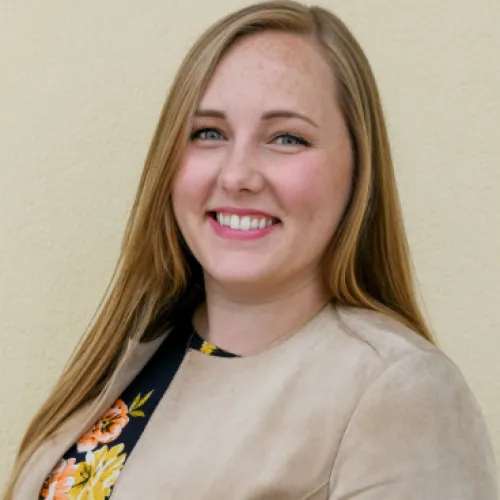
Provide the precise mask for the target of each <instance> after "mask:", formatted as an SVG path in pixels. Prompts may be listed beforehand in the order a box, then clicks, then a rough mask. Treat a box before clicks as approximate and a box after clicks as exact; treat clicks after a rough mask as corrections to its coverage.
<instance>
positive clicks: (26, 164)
mask: <svg viewBox="0 0 500 500" xmlns="http://www.w3.org/2000/svg"><path fill="white" fill-rule="evenodd" d="M248 3H250V2H246V1H243V0H212V1H210V2H201V1H200V0H187V1H186V0H183V1H181V0H161V1H158V0H149V1H146V2H137V1H131V0H121V1H118V0H107V1H106V2H100V1H96V0H90V1H87V2H76V1H61V0H53V1H51V2H35V1H34V0H31V1H30V0H20V1H17V2H15V1H14V0H3V1H2V2H1V4H0V61H1V67H0V68H1V76H0V340H1V344H0V345H1V350H0V450H1V451H0V486H1V484H2V483H3V482H4V480H5V478H6V474H7V470H8V468H9V467H10V465H11V463H12V459H13V456H14V453H15V450H16V445H17V443H18V440H19V439H20V437H21V434H22V432H23V430H24V429H25V427H26V425H27V423H28V421H29V420H30V417H31V416H32V415H33V413H34V411H35V410H36V408H37V407H38V406H39V405H40V404H41V402H42V401H43V399H44V398H45V397H46V395H47V392H48V390H49V387H50V386H51V384H53V383H54V382H55V380H56V378H57V376H58V374H59V372H60V370H61V368H62V366H63V364H64V362H65V360H66V359H67V357H68V355H69V354H70V352H71V350H72V348H73V347H74V346H75V343H76V342H77V340H78V338H79V336H80V334H81V333H82V331H83V330H84V329H85V327H86V324H87V322H88V321H89V320H90V318H91V315H92V313H93V311H94V309H95V308H96V306H97V305H98V302H99V300H100V297H101V294H102V293H103V291H104V289H105V286H106V284H107V281H108V279H109V277H110V274H111V271H112V268H113V264H114V262H115V259H116V258H117V251H118V247H119V243H120V238H121V234H122V231H123V229H124V224H125V219H126V216H127V213H128V211H129V208H130V206H131V202H132V199H133V196H134V191H135V188H136V185H137V181H138V178H139V174H140V171H141V163H142V161H143V158H144V155H145V152H146V148H147V146H148V142H149V140H150V137H151V134H152V132H153V128H154V126H155V120H156V118H157V116H158V114H159V110H160V106H161V104H162V101H163V98H164V95H165V93H166V89H167V88H168V85H169V82H170V81H171V78H172V76H173V73H174V71H175V68H176V66H177V64H178V63H179V62H180V59H181V57H182V55H183V54H184V52H185V50H186V49H187V47H188V46H189V45H190V43H191V42H192V41H193V40H194V38H195V37H196V35H197V34H198V33H199V32H200V31H201V30H202V29H203V28H204V27H206V26H207V25H208V24H209V23H210V22H211V21H212V20H215V19H217V18H218V17H220V16H221V15H222V14H225V13H226V12H227V11H228V10H229V9H232V8H237V7H239V6H243V5H245V4H248ZM321 4H322V5H324V6H326V7H329V8H331V9H332V10H334V11H335V12H337V13H338V14H339V15H340V16H341V17H342V18H343V19H344V20H345V21H346V22H347V23H348V25H350V26H351V28H352V29H353V31H354V33H355V34H356V35H357V36H358V38H359V39H360V41H361V43H362V44H363V46H364V47H365V49H366V52H367V54H368V56H369V58H370V59H371V61H372V63H373V67H374V70H375V73H376V75H377V77H378V81H379V84H380V87H381V93H382V96H383V100H384V103H385V107H386V111H387V116H388V123H389V128H390V135H391V138H392V142H393V148H394V154H395V159H396V167H397V177H398V181H399V185H400V192H401V197H402V202H403V207H404V212H405V216H406V221H407V226H408V232H409V238H410V242H411V245H412V249H413V253H414V261H415V265H416V269H417V273H418V278H419V281H420V284H421V288H422V291H423V294H424V298H425V303H426V307H427V311H428V314H429V316H430V318H431V319H432V325H433V327H434V329H435V330H436V331H437V334H438V337H439V339H440V341H441V343H442V346H443V347H444V349H445V350H446V351H447V352H448V353H449V355H450V356H451V357H452V358H453V359H454V360H455V361H456V362H457V363H458V365H459V366H460V367H461V369H462V370H463V372H464V374H465V376H466V378H467V379H468V381H469V382H470V384H471V386H472V388H473V390H474V392H475V394H476V396H477V399H478V400H479V403H480V404H481V406H482V408H483V410H484V413H485V415H486V418H487V421H488V424H489V427H490V429H491V433H492V436H493V438H494V441H495V446H496V451H497V455H498V454H499V453H500V390H499V389H500V387H499V384H500V366H499V364H498V363H497V357H498V353H499V351H500V336H499V332H500V320H499V311H500V303H499V301H500V259H499V257H500V199H499V195H500V139H499V135H498V134H499V130H500V104H499V103H500V99H499V96H498V95H499V90H500V58H499V57H498V53H499V51H500V26H499V23H500V21H499V19H500V1H499V0H439V1H436V0H420V1H419V2H416V1H414V0H412V1H410V0H398V1H394V0H377V1H366V0H343V1H342V0H324V1H322V2H321ZM498 456H500V455H498Z"/></svg>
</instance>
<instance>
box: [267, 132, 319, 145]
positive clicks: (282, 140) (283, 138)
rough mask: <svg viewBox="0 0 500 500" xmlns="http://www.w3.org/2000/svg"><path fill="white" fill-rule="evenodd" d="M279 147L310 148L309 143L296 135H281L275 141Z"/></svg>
mask: <svg viewBox="0 0 500 500" xmlns="http://www.w3.org/2000/svg"><path fill="white" fill-rule="evenodd" d="M273 140H274V141H275V142H276V144H278V145H279V146H297V145H300V146H310V144H309V142H308V141H306V140H305V139H304V138H303V137H300V135H296V134H281V135H278V136H276V137H275V138H274V139H273Z"/></svg>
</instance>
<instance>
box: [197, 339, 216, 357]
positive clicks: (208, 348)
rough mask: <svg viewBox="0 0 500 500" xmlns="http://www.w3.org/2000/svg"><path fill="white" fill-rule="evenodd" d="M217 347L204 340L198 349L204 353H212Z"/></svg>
mask: <svg viewBox="0 0 500 500" xmlns="http://www.w3.org/2000/svg"><path fill="white" fill-rule="evenodd" d="M215 349H217V347H215V346H214V345H213V344H211V343H210V342H207V341H206V340H205V341H204V342H203V345H202V346H201V347H200V351H201V352H203V353H205V354H212V353H213V352H214V351H215Z"/></svg>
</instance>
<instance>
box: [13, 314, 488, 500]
mask: <svg viewBox="0 0 500 500" xmlns="http://www.w3.org/2000/svg"><path fill="white" fill-rule="evenodd" d="M161 341H162V338H161V339H158V340H156V341H154V342H152V343H149V344H139V345H130V346H129V349H128V351H127V355H126V357H125V360H124V362H123V363H122V364H121V366H120V367H119V368H118V370H117V372H116V375H115V377H114V378H113V380H112V381H111V383H110V385H109V387H108V389H107V390H106V391H105V393H104V394H102V396H101V397H100V398H99V399H98V400H97V401H95V402H93V403H92V404H90V405H89V406H87V407H85V408H82V409H80V410H79V411H78V412H76V413H75V414H74V415H73V416H72V417H71V418H70V419H69V420H68V421H67V422H66V423H65V424H64V425H63V426H62V427H61V428H60V429H59V432H57V433H56V435H55V436H53V437H52V438H51V439H50V440H48V441H47V442H46V443H45V444H44V445H43V446H42V447H41V448H40V449H38V451H37V452H36V453H35V454H34V455H33V456H32V457H31V459H30V461H29V463H28V464H27V466H26V467H25V468H24V470H23V472H22V474H21V476H20V479H19V481H18V482H17V485H16V488H15V494H14V499H15V500H38V498H39V497H38V495H39V491H40V487H41V485H42V483H43V481H44V479H45V477H46V476H47V474H48V473H49V472H50V471H51V470H52V468H53V466H54V464H55V463H56V462H57V461H58V460H59V458H60V457H61V456H62V455H63V454H64V452H65V451H66V450H67V449H68V448H69V447H70V446H71V445H72V444H73V443H74V442H75V441H76V440H77V439H78V438H79V437H80V435H81V434H82V433H84V432H85V431H86V430H87V428H88V427H89V426H90V425H91V424H92V423H93V422H94V421H95V420H97V419H98V418H99V417H100V416H101V415H102V413H103V412H104V410H105V409H107V407H108V406H109V405H111V403H112V402H113V401H114V400H115V398H117V397H118V396H119V395H120V393H121V392H122V390H123V389H124V388H125V387H126V386H127V384H128V383H129V382H130V381H131V380H132V379H133V378H134V377H135V375H136V374H137V373H138V372H139V370H140V369H141V367H142V366H144V364H145V363H146V362H147V361H148V359H149V358H150V357H151V356H152V354H153V353H154V351H155V349H156V348H157V347H158V346H159V344H160V343H161ZM495 476H496V471H495V464H494V459H493V454H492V450H491V446H490V440H489V437H488V433H487V430H486V427H485V424H484V421H483V417H482V415H481V413H480V411H479V409H478V406H477V404H476V402H475V400H474V398H473V396H472V394H471V392H470V390H469V388H468V386H467V385H466V383H465V382H464V379H463V377H462V375H461V373H460V371H459V370H458V369H457V367H456V366H455V365H454V364H453V363H452V362H451V361H450V360H449V359H448V358H447V357H446V356H445V355H444V354H442V353H441V352H440V351H439V350H437V349H436V348H435V347H433V346H432V345H430V344H429V343H428V342H426V341H425V340H424V339H422V338H420V337H419V336H417V335H416V334H414V333H413V332H411V331H410V330H409V329H407V328H406V327H404V326H402V325H401V324H399V323H398V322H396V321H394V320H392V319H390V318H387V317H385V316H382V315H379V314H377V313H373V312H369V311H366V310H361V309H355V308H348V307H335V306H327V307H326V308H325V309H324V310H323V311H322V312H320V313H319V314H318V315H317V316H316V317H315V318H313V319H312V320H311V321H310V322H309V323H308V324H307V325H306V326H304V327H303V328H301V329H300V330H299V331H298V332H297V333H296V334H295V335H294V336H292V337H291V338H289V339H288V340H286V341H285V342H283V343H282V344H280V345H278V346H275V347H274V348H271V349H269V350H267V351H265V352H263V353H260V354H257V355H254V356H249V357H244V358H221V357H212V356H206V355H205V354H203V353H201V352H198V351H189V352H188V354H187V355H186V357H185V359H184V361H183V363H182V365H181V367H180V369H179V371H178V373H177V375H176V376H175V378H174V380H173V382H172V384H171V386H170V388H169V390H168V391H167V393H166V394H165V396H164V397H163V399H162V400H161V402H160V404H159V406H158V407H157V409H156V411H155V412H154V413H153V415H152V417H151V420H150V422H149V424H148V426H147V428H146V430H145V432H144V433H143V435H142V437H141V439H140V441H139V442H138V444H137V445H136V447H135V449H134V451H133V452H132V454H131V455H130V457H129V458H128V460H127V462H126V463H125V466H124V468H123V470H122V472H121V474H120V476H119V478H118V481H117V483H116V486H115V489H114V492H113V494H112V500H137V499H141V500H160V499H161V500H170V499H171V500H174V499H175V500H195V499H197V500H198V499H202V500H221V499H228V500H229V499H230V500H285V499H286V500H306V499H308V500H327V499H328V500H417V499H418V500H448V499H450V500H451V499H453V500H494V499H496V498H497V493H496V491H497V490H496V484H495Z"/></svg>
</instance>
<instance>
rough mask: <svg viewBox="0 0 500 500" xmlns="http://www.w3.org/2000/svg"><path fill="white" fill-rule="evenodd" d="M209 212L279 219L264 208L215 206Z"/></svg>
mask: <svg viewBox="0 0 500 500" xmlns="http://www.w3.org/2000/svg"><path fill="white" fill-rule="evenodd" d="M209 212H219V213H224V214H235V215H240V216H243V215H250V216H252V215H255V216H256V217H265V218H266V219H275V220H279V219H278V217H275V216H274V215H271V214H270V213H268V212H263V211H262V210H254V209H253V208H237V207H215V208H212V209H211V210H209Z"/></svg>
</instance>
